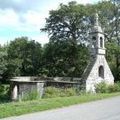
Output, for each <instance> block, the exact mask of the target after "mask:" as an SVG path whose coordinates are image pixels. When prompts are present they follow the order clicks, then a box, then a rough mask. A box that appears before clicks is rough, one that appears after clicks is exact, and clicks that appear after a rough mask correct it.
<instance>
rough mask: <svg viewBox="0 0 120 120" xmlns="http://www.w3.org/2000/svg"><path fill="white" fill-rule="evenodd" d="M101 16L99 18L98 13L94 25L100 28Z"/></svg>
mask: <svg viewBox="0 0 120 120" xmlns="http://www.w3.org/2000/svg"><path fill="white" fill-rule="evenodd" d="M98 19H99V16H98V13H96V14H95V21H94V24H95V26H99V20H98Z"/></svg>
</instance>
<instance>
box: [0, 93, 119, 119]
mask: <svg viewBox="0 0 120 120" xmlns="http://www.w3.org/2000/svg"><path fill="white" fill-rule="evenodd" d="M118 95H120V93H111V94H107V93H106V94H96V95H90V94H87V95H81V96H72V97H59V98H49V99H41V100H34V101H26V102H11V103H4V104H0V118H4V117H9V116H17V115H22V114H26V113H31V112H37V111H43V110H48V109H53V108H60V107H64V106H69V105H73V104H80V103H85V102H89V101H95V100H100V99H104V98H109V97H112V96H118Z"/></svg>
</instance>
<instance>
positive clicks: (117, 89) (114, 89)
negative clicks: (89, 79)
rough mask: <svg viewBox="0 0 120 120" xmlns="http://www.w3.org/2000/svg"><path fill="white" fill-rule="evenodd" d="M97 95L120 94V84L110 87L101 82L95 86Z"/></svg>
mask: <svg viewBox="0 0 120 120" xmlns="http://www.w3.org/2000/svg"><path fill="white" fill-rule="evenodd" d="M95 88H96V92H97V93H113V92H120V83H115V84H113V85H108V84H106V83H105V82H101V83H99V84H97V85H96V86H95Z"/></svg>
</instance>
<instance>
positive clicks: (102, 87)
mask: <svg viewBox="0 0 120 120" xmlns="http://www.w3.org/2000/svg"><path fill="white" fill-rule="evenodd" d="M95 90H96V93H107V84H106V83H105V82H101V83H99V84H96V85H95Z"/></svg>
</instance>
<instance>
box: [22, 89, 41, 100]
mask: <svg viewBox="0 0 120 120" xmlns="http://www.w3.org/2000/svg"><path fill="white" fill-rule="evenodd" d="M39 98H40V95H39V93H38V92H37V91H36V90H32V91H30V92H28V93H26V94H24V95H23V98H22V101H27V100H36V99H39Z"/></svg>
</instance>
